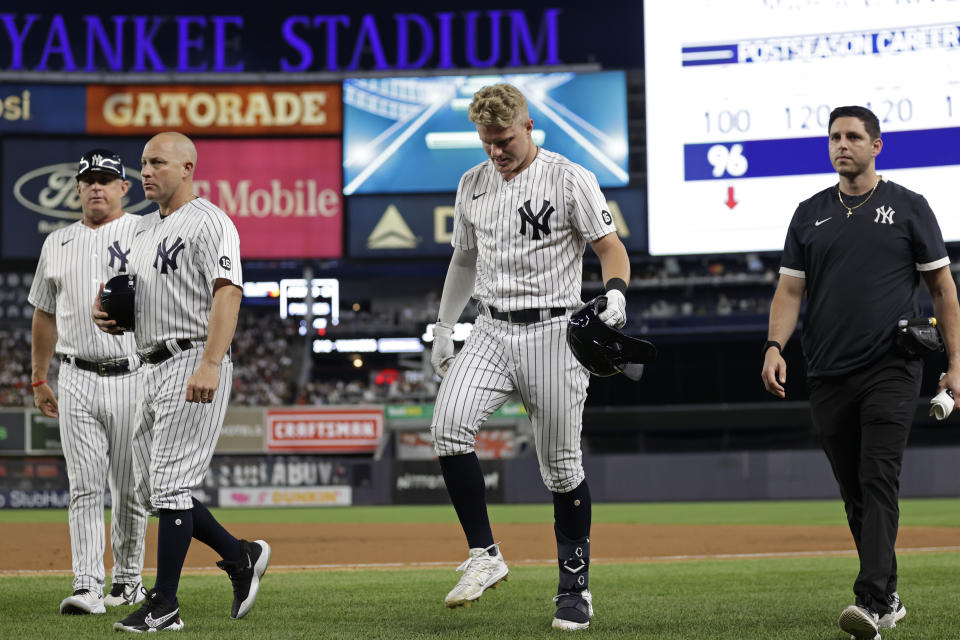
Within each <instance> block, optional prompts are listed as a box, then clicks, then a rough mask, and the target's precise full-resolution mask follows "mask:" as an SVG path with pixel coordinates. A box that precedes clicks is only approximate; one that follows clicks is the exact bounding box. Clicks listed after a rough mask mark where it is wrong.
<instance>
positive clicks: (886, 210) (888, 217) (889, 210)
mask: <svg viewBox="0 0 960 640" xmlns="http://www.w3.org/2000/svg"><path fill="white" fill-rule="evenodd" d="M895 213H896V211H894V210H893V207H886V206H884V205H880V206H879V207H877V217H876V218H874V219H873V221H874V222H879V223H880V224H893V214H895Z"/></svg>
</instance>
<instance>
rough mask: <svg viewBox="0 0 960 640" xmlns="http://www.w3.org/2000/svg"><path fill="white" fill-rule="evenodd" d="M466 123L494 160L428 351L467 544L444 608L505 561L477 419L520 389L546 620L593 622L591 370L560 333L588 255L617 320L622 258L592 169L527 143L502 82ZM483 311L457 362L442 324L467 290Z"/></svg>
mask: <svg viewBox="0 0 960 640" xmlns="http://www.w3.org/2000/svg"><path fill="white" fill-rule="evenodd" d="M469 115H470V120H471V121H472V122H473V123H474V124H475V125H476V127H477V133H478V134H479V136H480V141H481V142H482V143H483V148H484V151H485V152H486V153H487V155H488V156H489V160H488V161H486V162H484V163H482V164H480V165H477V166H476V167H474V168H472V169H470V170H469V171H467V172H466V173H465V174H464V175H463V177H462V178H461V179H460V185H459V187H458V189H457V198H456V205H455V215H454V231H453V246H454V254H453V258H452V259H451V262H450V267H449V270H448V271H447V277H446V281H445V282H444V287H443V294H442V296H441V300H440V313H439V319H438V321H437V324H436V327H435V330H434V336H435V342H434V348H433V353H432V356H431V360H432V362H433V364H434V367H435V368H436V370H437V372H438V374H440V375H441V376H443V382H442V383H441V385H440V391H439V393H438V396H437V405H436V410H435V411H434V418H433V424H432V432H433V438H434V447H435V450H436V452H437V455H438V456H439V459H440V467H441V470H442V472H443V477H444V481H445V482H446V485H447V491H448V493H449V494H450V499H451V502H452V503H453V506H454V508H455V509H456V511H457V515H458V517H459V519H460V524H461V525H462V527H463V530H464V533H465V535H466V538H467V544H468V547H469V549H470V551H469V556H468V558H467V560H466V561H465V562H464V563H463V564H462V565H461V566H460V567H459V570H460V571H462V572H463V575H462V577H461V578H460V581H459V582H458V583H457V585H456V586H455V587H454V588H453V590H452V591H450V593H448V594H447V597H446V600H445V603H446V605H447V606H448V607H458V606H461V605H466V604H468V603H470V602H472V601H474V600H476V599H477V598H479V597H480V596H481V595H482V594H483V592H484V591H485V590H486V589H487V588H489V587H492V586H495V585H496V584H497V583H498V582H499V581H500V580H503V579H506V577H507V573H508V569H507V565H506V563H505V562H504V559H503V555H502V554H501V553H500V549H499V545H497V544H495V543H494V540H493V533H492V531H491V528H490V522H489V519H488V517H487V507H486V502H485V498H484V480H483V472H482V471H481V468H480V463H479V461H478V460H477V456H476V453H475V452H474V442H475V439H476V435H477V432H478V431H479V429H480V427H481V425H482V424H483V423H484V421H485V420H486V419H487V418H488V417H489V416H490V415H491V414H492V413H493V412H494V411H496V410H497V409H498V408H499V407H500V406H502V405H503V404H504V403H505V402H506V401H507V399H508V398H509V397H510V396H511V395H512V394H513V393H515V392H519V394H520V397H521V399H522V400H523V403H524V405H525V406H526V409H527V414H528V415H529V416H530V420H531V422H532V424H533V434H534V442H535V444H536V450H537V459H538V461H539V464H540V474H541V476H542V478H543V481H544V483H545V484H546V486H547V488H548V489H549V490H550V491H551V492H552V493H553V503H554V520H555V524H554V533H555V535H556V539H557V557H558V562H559V585H558V588H557V595H556V597H555V598H554V601H555V603H556V611H555V614H554V619H553V623H552V626H553V628H555V629H561V630H580V629H586V628H588V627H589V626H590V618H591V616H592V615H593V598H592V596H591V594H590V590H589V588H588V586H589V583H588V574H589V563H590V537H589V536H590V520H591V506H590V491H589V489H588V487H587V482H586V477H585V475H584V471H583V466H582V464H581V449H580V432H581V427H582V415H583V405H584V402H585V400H586V395H587V384H588V381H589V374H588V372H587V370H586V369H585V368H584V367H583V366H582V365H581V364H580V363H579V362H578V361H577V360H576V358H575V357H574V355H573V353H572V352H571V351H570V349H569V347H568V346H567V342H566V334H567V322H568V318H569V315H570V312H571V311H572V310H575V309H576V308H578V307H580V306H581V305H582V302H581V299H580V285H581V280H582V269H583V252H584V249H585V247H586V245H587V244H588V243H589V244H590V246H591V248H592V249H593V250H594V251H595V252H596V253H597V255H598V256H599V258H600V264H601V269H602V272H603V280H604V282H605V283H606V289H607V293H606V297H607V307H606V309H605V310H604V311H603V313H602V314H601V316H600V319H601V320H602V321H603V322H605V323H607V324H608V325H610V326H613V327H617V328H619V327H622V326H623V324H624V323H625V321H626V311H625V307H626V302H625V297H624V294H625V292H626V283H627V282H628V281H629V279H630V262H629V259H628V257H627V252H626V249H625V248H624V246H623V243H622V242H621V241H620V239H619V238H618V237H617V234H616V228H615V227H614V224H613V218H612V216H611V215H610V212H609V211H607V210H606V200H605V198H604V197H603V194H602V193H601V192H600V187H599V185H598V184H597V178H596V176H594V175H593V173H591V172H590V171H588V170H586V169H584V168H583V167H581V166H580V165H578V164H575V163H573V162H571V161H569V160H567V159H566V158H565V157H563V156H561V155H559V154H557V153H553V152H550V151H547V150H546V149H541V148H539V147H537V146H536V145H535V144H534V143H533V139H532V137H531V133H532V131H533V120H532V119H531V118H530V115H529V112H528V109H527V103H526V99H525V98H524V96H523V95H522V94H521V93H520V91H519V90H518V89H516V88H515V87H513V86H512V85H509V84H498V85H493V86H489V87H484V88H483V89H481V90H480V91H478V92H477V93H476V94H474V97H473V101H472V103H471V105H470V111H469ZM471 295H472V296H473V297H476V298H477V300H478V301H479V308H480V311H481V313H480V315H479V317H478V318H477V323H476V325H475V326H474V328H473V332H472V333H471V334H470V337H469V339H468V340H467V343H466V345H465V346H464V348H463V350H462V351H461V353H460V354H459V355H458V356H456V357H455V358H454V356H453V343H452V342H451V338H450V335H451V331H452V328H453V324H454V323H455V322H456V321H457V319H458V318H459V316H460V313H461V311H462V310H463V308H464V305H465V304H466V303H467V301H468V300H469V298H470V297H471Z"/></svg>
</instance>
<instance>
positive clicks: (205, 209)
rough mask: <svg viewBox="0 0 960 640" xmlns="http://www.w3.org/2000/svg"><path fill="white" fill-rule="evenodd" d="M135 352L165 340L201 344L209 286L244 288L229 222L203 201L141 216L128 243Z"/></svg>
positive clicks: (237, 248)
mask: <svg viewBox="0 0 960 640" xmlns="http://www.w3.org/2000/svg"><path fill="white" fill-rule="evenodd" d="M130 262H131V265H132V271H133V273H135V274H136V275H137V324H136V338H137V348H138V349H141V350H143V349H148V348H150V347H153V346H155V345H158V344H161V343H163V342H165V341H166V340H170V339H181V338H186V339H188V340H200V341H202V340H206V339H207V325H208V324H209V322H210V307H211V305H212V304H213V283H214V281H215V280H217V279H218V278H224V279H226V280H229V281H230V282H232V283H234V284H236V285H237V286H240V287H242V286H243V275H242V273H241V270H240V237H239V235H238V234H237V228H236V227H235V226H234V224H233V221H232V220H230V217H229V216H227V214H226V213H224V212H223V211H222V210H221V209H220V208H219V207H217V206H216V205H214V204H212V203H211V202H210V201H209V200H206V199H204V198H194V199H193V200H191V201H189V202H187V203H186V204H184V205H183V206H182V207H180V208H179V209H177V210H176V211H173V212H172V213H170V214H169V215H167V216H166V217H160V211H159V210H157V211H154V212H153V213H150V214H148V215H145V216H143V220H142V222H141V224H140V228H139V229H137V231H136V236H135V237H134V240H133V256H132V258H131V261H130Z"/></svg>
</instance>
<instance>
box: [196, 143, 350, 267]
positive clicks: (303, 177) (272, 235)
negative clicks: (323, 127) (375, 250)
mask: <svg viewBox="0 0 960 640" xmlns="http://www.w3.org/2000/svg"><path fill="white" fill-rule="evenodd" d="M195 142H196V145H197V156H198V158H197V169H196V172H195V174H194V191H195V193H196V194H197V195H198V196H201V197H203V198H207V199H208V200H210V201H211V202H213V203H214V204H215V205H217V206H218V207H220V208H221V209H223V210H224V211H226V212H227V214H228V215H229V216H230V218H231V219H232V220H233V223H234V224H235V225H237V231H238V232H239V233H240V255H241V256H242V257H243V258H245V259H249V258H339V257H340V256H342V255H343V241H342V231H341V229H342V227H343V197H342V195H341V188H342V185H343V181H342V179H341V175H340V141H339V140H301V139H298V140H197V141H195Z"/></svg>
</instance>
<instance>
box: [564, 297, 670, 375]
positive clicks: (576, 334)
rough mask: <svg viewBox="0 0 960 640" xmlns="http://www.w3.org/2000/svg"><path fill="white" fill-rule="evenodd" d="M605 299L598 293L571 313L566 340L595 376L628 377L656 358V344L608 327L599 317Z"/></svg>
mask: <svg viewBox="0 0 960 640" xmlns="http://www.w3.org/2000/svg"><path fill="white" fill-rule="evenodd" d="M606 303H607V299H606V298H605V297H604V296H599V297H596V298H594V299H593V300H591V301H590V302H588V303H587V304H586V305H585V306H584V307H583V308H581V309H580V310H579V311H577V312H576V313H574V314H573V315H572V316H570V324H569V326H568V327H567V344H569V345H570V350H571V351H573V355H575V356H576V357H577V360H579V361H580V364H582V365H583V366H584V367H586V368H587V370H588V371H589V372H590V373H592V374H593V375H595V376H601V377H606V376H612V375H614V374H617V373H622V374H623V375H625V376H627V377H628V378H630V379H631V380H639V379H640V376H641V375H643V365H645V364H648V363H650V362H653V361H654V360H656V358H657V348H656V347H654V346H653V343H652V342H650V341H649V340H641V339H640V338H634V337H631V336H628V335H625V334H623V333H620V332H619V331H617V330H616V329H614V328H612V327H608V326H607V325H606V324H604V323H603V321H602V320H600V318H599V314H600V312H601V311H603V309H604V307H605V306H606Z"/></svg>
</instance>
